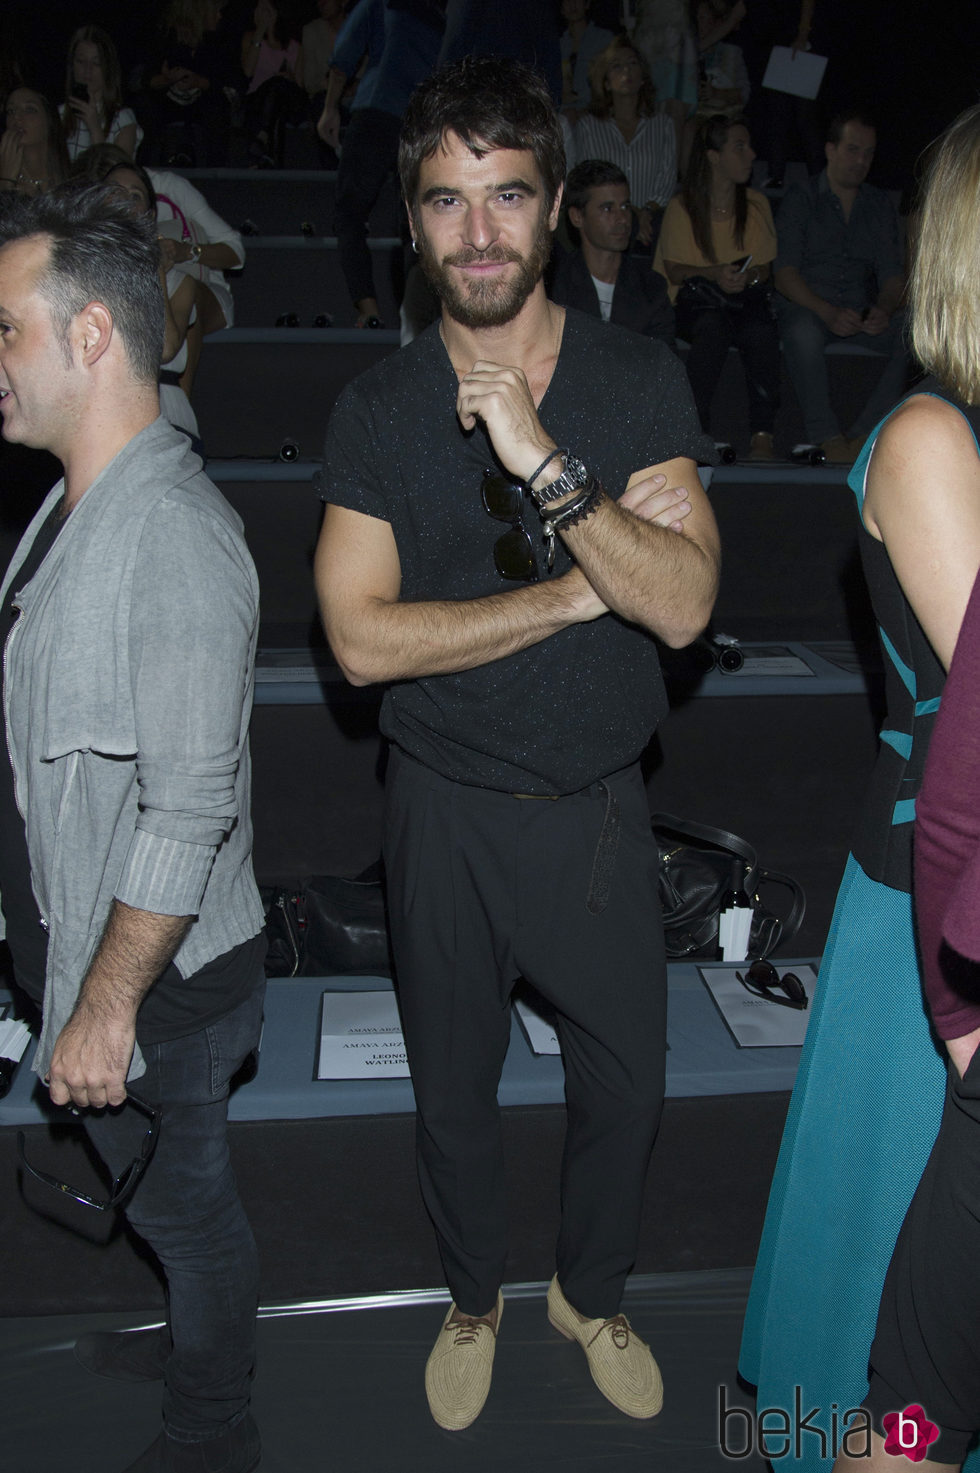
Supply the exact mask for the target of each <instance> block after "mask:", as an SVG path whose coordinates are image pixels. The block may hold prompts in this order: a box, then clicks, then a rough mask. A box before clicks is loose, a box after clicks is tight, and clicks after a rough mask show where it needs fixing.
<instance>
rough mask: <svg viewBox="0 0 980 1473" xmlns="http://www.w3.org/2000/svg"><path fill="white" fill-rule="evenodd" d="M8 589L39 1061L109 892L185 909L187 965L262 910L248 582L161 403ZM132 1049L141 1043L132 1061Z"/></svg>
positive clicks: (10, 719) (235, 535)
mask: <svg viewBox="0 0 980 1473" xmlns="http://www.w3.org/2000/svg"><path fill="white" fill-rule="evenodd" d="M63 490H64V483H63V482H59V483H58V485H57V486H55V488H54V489H53V490H52V491H51V492H50V494H49V495H48V497H47V498H46V500H45V502H44V504H43V506H42V507H41V509H40V511H39V512H38V514H37V516H36V517H35V518H34V520H33V522H32V523H31V525H30V527H28V529H27V532H26V533H25V534H24V537H23V539H22V541H21V544H20V547H19V548H18V551H17V553H16V554H15V556H14V559H13V561H12V563H11V566H12V567H13V568H15V569H16V568H17V567H18V566H19V565H20V564H21V563H22V561H23V559H24V556H25V554H26V552H27V550H28V549H29V547H30V546H31V543H32V542H33V540H34V537H35V536H36V534H37V532H38V530H39V528H40V527H41V525H42V524H43V522H44V520H45V519H46V517H47V516H48V513H49V512H50V511H51V510H52V508H53V507H54V506H55V505H56V504H57V502H58V500H59V499H60V497H61V495H62V493H63ZM9 583H10V574H9V572H8V575H7V578H6V579H5V580H4V584H3V588H2V590H0V602H2V601H3V600H4V599H5V598H6V597H7V590H8V585H9ZM15 602H16V603H17V604H18V606H19V607H20V609H21V614H20V617H19V618H18V619H17V621H16V623H15V624H14V626H13V628H12V630H11V632H10V635H9V636H8V638H7V642H6V647H5V649H4V662H5V712H4V714H5V719H6V726H7V742H8V746H9V750H10V757H11V762H12V765H13V772H14V784H15V790H16V794H17V804H18V807H19V808H20V810H21V812H22V813H23V814H24V815H25V819H26V828H27V847H28V852H29V854H30V860H31V877H32V882H33V885H34V891H35V894H36V896H37V901H38V905H39V908H40V911H41V915H42V917H43V918H44V921H45V923H46V925H47V928H48V965H47V976H46V979H45V995H44V1025H43V1029H42V1033H41V1042H40V1046H39V1048H38V1052H37V1056H36V1058H35V1060H34V1068H35V1070H36V1071H37V1072H38V1073H39V1074H42V1075H43V1074H44V1073H46V1071H47V1068H48V1065H49V1063H50V1058H51V1052H52V1049H53V1047H54V1044H55V1041H56V1040H57V1037H58V1034H59V1033H60V1032H61V1029H62V1028H63V1027H64V1025H65V1023H66V1021H67V1020H68V1018H69V1016H70V1014H71V1010H72V1007H73V1006H74V1003H75V999H76V997H77V995H78V990H79V987H80V985H81V982H82V980H83V979H84V977H85V974H86V971H87V970H88V967H89V964H90V962H91V960H92V956H93V954H94V952H95V949H96V947H97V945H98V942H99V939H100V937H101V935H102V931H103V929H104V926H105V923H106V919H107V917H108V914H109V909H110V907H111V904H112V901H113V898H114V897H115V898H116V899H118V900H121V901H123V902H124V903H125V904H126V905H130V906H134V907H136V908H138V909H141V910H147V911H152V912H155V913H157V914H161V915H193V916H195V917H196V920H195V922H194V923H193V925H192V926H191V928H190V930H189V932H188V934H187V936H186V937H185V939H184V941H183V942H182V943H181V946H180V948H179V949H178V951H177V954H176V956H175V958H174V962H175V964H176V966H177V968H178V970H179V971H180V972H181V974H182V975H183V976H185V977H187V976H190V975H191V974H192V973H194V972H195V971H197V970H198V969H199V968H200V967H202V966H203V965H204V964H205V963H206V962H209V961H212V960H213V959H214V958H215V957H217V956H220V955H221V954H222V953H223V952H225V951H228V950H230V949H231V948H232V947H233V946H235V945H237V944H238V943H240V942H242V941H246V940H248V938H249V937H251V936H254V935H255V934H256V933H257V932H258V930H259V929H260V928H261V926H262V907H261V903H260V901H259V896H258V891H257V889H256V886H255V880H254V877H253V874H252V867H251V848H252V827H251V818H250V813H249V788H250V769H249V755H248V721H249V716H250V713H251V706H252V690H253V680H254V672H253V667H254V661H255V645H256V639H257V631H258V582H257V579H256V575H255V569H254V567H253V565H252V560H251V558H250V556H249V553H248V549H247V548H246V546H245V542H244V539H243V537H242V528H241V522H240V520H239V518H238V517H237V516H236V515H235V513H234V512H233V511H232V509H231V507H229V506H228V504H227V502H226V501H225V500H224V498H223V497H222V496H221V495H220V494H219V492H218V491H217V490H216V489H215V487H214V486H213V485H212V483H211V482H210V481H209V480H208V478H207V476H206V475H205V474H204V472H203V470H202V468H201V462H200V460H199V458H198V457H197V455H195V454H194V452H193V451H192V450H191V449H190V446H189V444H188V441H187V438H186V436H184V435H182V434H180V433H179V432H178V431H176V430H174V429H173V428H172V427H171V426H170V425H169V424H168V423H167V422H166V421H165V420H163V419H158V420H156V421H155V422H154V423H153V424H152V425H150V426H149V427H148V428H147V429H145V430H143V431H141V432H140V434H138V435H137V436H136V437H135V438H134V439H133V440H131V441H130V442H129V444H128V445H126V446H125V448H124V449H123V450H121V451H120V452H119V454H118V455H117V456H116V457H115V459H114V460H113V461H112V462H111V463H110V464H109V465H108V466H107V467H106V469H105V470H104V471H103V472H102V473H101V475H99V476H98V477H97V479H96V480H95V481H93V483H92V485H91V486H90V487H89V488H88V490H87V491H86V492H85V494H84V495H83V496H82V498H81V500H80V501H79V502H78V503H77V504H76V506H75V508H74V509H73V511H72V513H71V515H70V516H69V518H68V521H67V523H66V525H65V526H64V528H63V529H62V531H61V533H60V535H59V536H58V539H57V541H56V542H55V544H54V546H53V547H52V548H51V550H50V551H49V553H48V554H47V556H46V557H45V559H44V561H43V562H42V563H41V566H40V567H39V568H38V570H37V572H36V574H35V575H34V577H33V578H32V579H31V581H30V582H29V583H28V584H27V585H26V586H25V587H24V588H22V589H18V590H17V591H16V593H15ZM143 1067H144V1066H143V1062H142V1059H141V1057H140V1055H139V1050H138V1049H137V1051H136V1054H135V1055H134V1060H133V1066H132V1068H131V1071H130V1077H131V1078H133V1077H137V1076H138V1075H139V1074H141V1073H142V1072H143Z"/></svg>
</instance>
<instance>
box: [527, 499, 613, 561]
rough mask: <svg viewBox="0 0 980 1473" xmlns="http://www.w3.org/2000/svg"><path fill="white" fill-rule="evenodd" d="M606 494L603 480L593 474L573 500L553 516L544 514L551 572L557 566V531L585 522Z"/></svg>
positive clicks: (544, 527)
mask: <svg viewBox="0 0 980 1473" xmlns="http://www.w3.org/2000/svg"><path fill="white" fill-rule="evenodd" d="M605 495H606V493H605V490H604V488H603V485H602V482H601V481H600V480H598V479H597V478H596V477H595V476H591V477H590V478H589V481H588V484H587V485H586V486H584V487H583V488H582V490H581V491H580V492H579V493H578V495H577V496H574V497H573V498H572V500H571V501H566V502H565V504H564V506H561V507H559V508H558V510H557V511H556V512H555V513H554V514H553V515H552V516H544V515H542V517H541V529H542V531H543V533H544V543H545V547H546V548H547V549H548V561H547V567H548V572H549V573H550V572H551V570H552V568H553V567H554V566H555V533H556V532H559V531H561V530H562V529H563V528H565V527H574V526H575V525H576V523H577V522H584V521H585V519H586V518H587V517H590V516H591V515H592V513H593V512H594V511H595V510H596V509H597V507H598V506H599V505H600V503H601V502H602V501H603V499H604V498H605Z"/></svg>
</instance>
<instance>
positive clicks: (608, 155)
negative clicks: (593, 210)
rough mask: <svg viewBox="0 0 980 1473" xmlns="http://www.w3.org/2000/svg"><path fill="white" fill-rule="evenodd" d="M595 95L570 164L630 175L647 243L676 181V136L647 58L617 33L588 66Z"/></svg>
mask: <svg viewBox="0 0 980 1473" xmlns="http://www.w3.org/2000/svg"><path fill="white" fill-rule="evenodd" d="M589 81H590V84H591V88H592V101H591V103H590V104H589V110H588V112H586V113H583V114H582V116H581V117H580V118H579V120H578V122H577V123H576V124H575V129H574V132H573V134H572V148H571V156H570V157H569V160H568V164H569V168H571V167H573V166H574V165H575V164H578V163H582V162H583V160H585V159H605V161H606V162H607V163H610V164H616V165H617V167H618V168H620V169H622V171H623V173H624V174H625V175H626V177H627V179H628V180H629V186H630V199H631V200H632V202H633V207H634V209H635V210H636V211H637V214H638V222H637V223H638V234H639V238H640V240H641V241H642V242H643V244H644V245H649V244H651V242H652V240H653V233H654V232H653V221H654V217H655V216H656V215H658V214H659V212H660V211H661V210H662V209H663V207H664V205H666V203H667V201H668V200H669V199H670V197H671V195H672V194H673V193H674V190H675V189H676V187H677V137H676V134H675V132H674V126H673V124H672V123H671V121H670V119H669V118H668V117H665V116H664V114H663V113H662V112H660V111H659V110H658V108H657V105H656V98H655V94H654V90H653V84H652V82H651V81H650V74H649V72H648V70H647V66H646V63H645V62H644V60H643V58H642V57H641V55H640V53H639V52H638V51H637V50H636V49H635V47H634V46H632V45H631V44H630V41H629V38H628V37H626V36H619V37H617V38H616V40H615V41H613V42H612V44H611V45H610V46H607V47H606V48H605V50H603V51H600V52H599V54H598V56H597V57H596V58H595V59H594V61H593V62H592V65H591V66H590V68H589Z"/></svg>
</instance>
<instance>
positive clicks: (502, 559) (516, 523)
mask: <svg viewBox="0 0 980 1473" xmlns="http://www.w3.org/2000/svg"><path fill="white" fill-rule="evenodd" d="M524 494H525V493H524V486H523V485H522V483H521V482H520V481H508V480H506V479H505V478H504V477H503V476H501V475H498V473H497V472H496V471H493V470H489V469H488V470H485V471H484V473H483V481H482V482H481V485H480V495H481V496H482V498H483V510H484V511H485V512H486V513H487V515H488V516H491V517H494V518H495V519H496V520H497V521H498V522H510V531H509V532H505V533H504V534H503V536H502V537H498V538H497V540H496V542H495V543H494V545H493V562H494V567H495V568H496V569H497V572H498V573H499V574H500V576H501V578H513V579H515V580H516V581H518V582H523V583H528V582H533V581H534V580H535V579H536V578H537V576H538V560H537V558H536V557H535V555H534V544H533V543H532V542H531V537H530V534H529V533H528V530H527V528H526V527H525V525H524Z"/></svg>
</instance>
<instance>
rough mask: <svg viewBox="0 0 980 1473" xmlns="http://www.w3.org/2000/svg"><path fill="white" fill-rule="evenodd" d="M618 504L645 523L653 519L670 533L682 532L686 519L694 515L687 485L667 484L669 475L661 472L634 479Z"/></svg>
mask: <svg viewBox="0 0 980 1473" xmlns="http://www.w3.org/2000/svg"><path fill="white" fill-rule="evenodd" d="M619 504H620V506H624V507H625V508H626V509H627V511H631V512H632V513H633V515H634V516H636V517H639V518H640V520H641V521H642V522H653V523H655V524H656V525H657V526H658V527H666V528H667V529H668V530H669V531H671V532H682V531H683V530H684V518H685V517H687V516H690V514H691V503H690V501H689V500H688V493H687V489H686V487H684V486H668V485H667V477H666V476H659V475H658V476H645V477H644V478H643V479H642V480H639V481H635V482H634V483H633V485H632V486H629V487H627V489H626V490H625V491H624V492H623V494H622V496H620V498H619Z"/></svg>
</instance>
